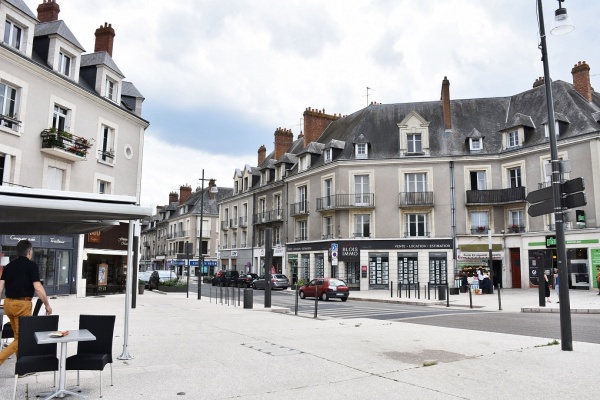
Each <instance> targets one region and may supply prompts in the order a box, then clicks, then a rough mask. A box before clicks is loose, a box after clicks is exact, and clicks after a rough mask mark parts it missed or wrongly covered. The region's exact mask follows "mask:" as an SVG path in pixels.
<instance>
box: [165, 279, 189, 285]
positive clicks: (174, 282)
mask: <svg viewBox="0 0 600 400" xmlns="http://www.w3.org/2000/svg"><path fill="white" fill-rule="evenodd" d="M185 285H186V283H185V282H182V281H180V280H179V279H171V280H170V281H164V282H162V283H160V286H174V287H179V286H185Z"/></svg>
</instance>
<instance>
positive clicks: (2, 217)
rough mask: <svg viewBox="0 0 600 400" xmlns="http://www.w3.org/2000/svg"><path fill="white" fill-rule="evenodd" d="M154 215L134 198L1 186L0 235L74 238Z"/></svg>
mask: <svg viewBox="0 0 600 400" xmlns="http://www.w3.org/2000/svg"><path fill="white" fill-rule="evenodd" d="M151 215H152V208H150V207H140V206H138V205H136V199H135V197H131V196H115V195H104V194H95V193H80V192H63V191H58V190H46V189H30V188H22V187H11V186H0V234H25V235H30V234H37V235H74V234H81V233H89V232H93V231H97V230H104V229H108V228H110V227H111V226H114V225H117V224H118V223H119V221H123V220H137V219H142V218H145V217H148V216H151Z"/></svg>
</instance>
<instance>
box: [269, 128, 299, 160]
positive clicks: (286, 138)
mask: <svg viewBox="0 0 600 400" xmlns="http://www.w3.org/2000/svg"><path fill="white" fill-rule="evenodd" d="M292 143H294V134H293V133H292V130H291V129H285V128H277V129H276V130H275V152H274V154H273V158H275V160H279V158H280V157H281V156H282V155H283V154H284V153H285V152H286V151H287V150H288V149H289V148H290V146H291V145H292Z"/></svg>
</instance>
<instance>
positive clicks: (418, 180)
mask: <svg viewBox="0 0 600 400" xmlns="http://www.w3.org/2000/svg"><path fill="white" fill-rule="evenodd" d="M404 179H405V181H404V186H405V189H406V192H426V191H427V174H426V173H414V174H413V173H411V174H405V175H404Z"/></svg>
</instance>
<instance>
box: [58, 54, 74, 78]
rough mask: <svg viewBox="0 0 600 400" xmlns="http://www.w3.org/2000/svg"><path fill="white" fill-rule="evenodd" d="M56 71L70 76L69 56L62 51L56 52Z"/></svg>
mask: <svg viewBox="0 0 600 400" xmlns="http://www.w3.org/2000/svg"><path fill="white" fill-rule="evenodd" d="M58 72H60V73H61V74H63V75H65V76H71V57H70V56H68V55H66V54H65V53H63V52H62V51H61V52H60V53H59V54H58Z"/></svg>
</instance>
